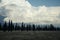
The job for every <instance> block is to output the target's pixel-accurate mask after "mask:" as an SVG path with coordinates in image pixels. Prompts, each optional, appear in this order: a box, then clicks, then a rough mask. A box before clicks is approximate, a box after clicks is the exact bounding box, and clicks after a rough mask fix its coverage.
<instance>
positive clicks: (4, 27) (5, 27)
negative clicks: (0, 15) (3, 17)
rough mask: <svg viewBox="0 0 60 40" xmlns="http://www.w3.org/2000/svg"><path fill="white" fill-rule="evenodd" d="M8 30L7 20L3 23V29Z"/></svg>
mask: <svg viewBox="0 0 60 40" xmlns="http://www.w3.org/2000/svg"><path fill="white" fill-rule="evenodd" d="M6 30H7V23H6V22H5V23H4V25H3V31H4V32H5V31H6Z"/></svg>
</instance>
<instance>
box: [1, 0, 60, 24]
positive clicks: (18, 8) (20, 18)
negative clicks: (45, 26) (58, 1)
mask: <svg viewBox="0 0 60 40" xmlns="http://www.w3.org/2000/svg"><path fill="white" fill-rule="evenodd" d="M2 4H3V6H5V9H6V10H9V12H7V15H6V16H7V17H6V18H5V19H4V21H7V22H8V21H9V20H12V21H13V22H36V23H60V18H59V17H58V16H59V15H60V6H59V7H46V6H39V7H34V6H32V5H31V4H30V3H29V2H28V1H26V0H5V1H2ZM1 6H2V5H1Z"/></svg>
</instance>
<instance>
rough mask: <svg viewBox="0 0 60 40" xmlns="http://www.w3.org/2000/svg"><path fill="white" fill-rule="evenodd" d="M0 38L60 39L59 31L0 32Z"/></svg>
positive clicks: (21, 39)
mask: <svg viewBox="0 0 60 40" xmlns="http://www.w3.org/2000/svg"><path fill="white" fill-rule="evenodd" d="M0 40H60V32H59V31H28V32H27V31H23V32H20V31H15V32H0Z"/></svg>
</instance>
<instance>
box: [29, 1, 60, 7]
mask: <svg viewBox="0 0 60 40" xmlns="http://www.w3.org/2000/svg"><path fill="white" fill-rule="evenodd" d="M28 1H29V2H30V3H31V4H32V5H33V6H42V5H46V6H60V0H28Z"/></svg>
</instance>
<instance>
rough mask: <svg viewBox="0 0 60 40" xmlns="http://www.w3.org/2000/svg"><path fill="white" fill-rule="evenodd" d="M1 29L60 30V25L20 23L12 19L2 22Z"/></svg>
mask: <svg viewBox="0 0 60 40" xmlns="http://www.w3.org/2000/svg"><path fill="white" fill-rule="evenodd" d="M0 31H3V32H5V31H8V32H9V31H11V32H12V31H60V27H55V26H54V25H53V24H50V25H44V26H41V25H35V24H32V25H31V24H24V22H22V23H21V24H20V25H18V24H17V23H15V24H14V23H13V22H12V21H9V22H8V23H7V22H4V23H3V24H2V23H0Z"/></svg>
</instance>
